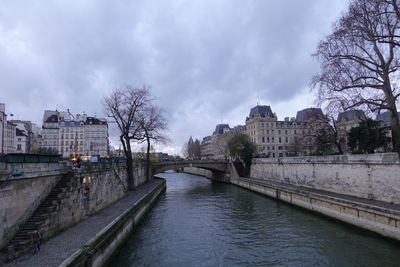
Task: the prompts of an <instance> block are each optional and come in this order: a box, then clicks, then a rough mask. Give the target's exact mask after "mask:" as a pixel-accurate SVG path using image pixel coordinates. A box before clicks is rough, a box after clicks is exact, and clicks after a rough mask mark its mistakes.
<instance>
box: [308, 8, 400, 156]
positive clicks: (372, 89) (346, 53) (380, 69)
mask: <svg viewBox="0 0 400 267" xmlns="http://www.w3.org/2000/svg"><path fill="white" fill-rule="evenodd" d="M393 3H394V4H395V5H394V4H393ZM396 8H397V1H394V0H393V1H392V0H387V1H382V0H353V1H352V2H351V3H350V5H349V9H348V11H347V12H346V13H345V14H344V15H343V16H342V17H341V18H340V19H339V21H338V22H337V23H336V24H335V25H334V27H333V32H332V33H331V34H330V35H328V36H327V37H326V38H325V39H324V40H322V41H321V42H320V43H319V45H318V48H317V51H316V53H315V54H314V56H316V57H317V58H318V59H319V61H320V64H321V72H320V74H318V75H316V76H314V77H313V79H312V82H311V85H312V87H313V88H314V89H317V90H318V98H319V99H318V100H319V103H320V104H321V105H324V104H327V105H328V106H329V105H336V106H339V107H341V108H343V109H344V110H348V109H352V108H355V107H361V108H363V107H367V108H368V109H370V110H371V111H372V112H375V111H380V110H388V111H390V114H391V130H392V144H393V149H394V150H398V149H399V145H400V124H399V117H398V114H397V106H396V102H397V101H398V98H399V96H400V89H399V86H398V83H397V79H398V77H397V76H398V69H399V67H400V57H399V50H398V44H399V43H398V36H399V22H400V20H399V18H400V16H399V15H398V14H399V13H398V9H396ZM396 10H397V11H396Z"/></svg>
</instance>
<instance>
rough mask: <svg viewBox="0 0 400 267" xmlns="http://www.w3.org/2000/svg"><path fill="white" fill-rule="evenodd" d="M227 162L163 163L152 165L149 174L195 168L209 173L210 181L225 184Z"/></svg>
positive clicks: (227, 177)
mask: <svg viewBox="0 0 400 267" xmlns="http://www.w3.org/2000/svg"><path fill="white" fill-rule="evenodd" d="M228 164H229V163H228V162H227V161H178V162H163V163H158V164H152V166H151V174H152V175H155V174H157V173H162V172H165V171H168V170H173V169H180V168H184V167H196V168H201V169H206V170H209V171H211V173H212V177H211V179H213V180H216V181H220V182H227V181H229V170H228Z"/></svg>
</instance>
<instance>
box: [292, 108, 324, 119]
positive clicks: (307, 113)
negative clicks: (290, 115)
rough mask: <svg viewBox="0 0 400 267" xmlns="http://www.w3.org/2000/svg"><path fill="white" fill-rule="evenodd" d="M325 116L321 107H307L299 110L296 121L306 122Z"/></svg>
mask: <svg viewBox="0 0 400 267" xmlns="http://www.w3.org/2000/svg"><path fill="white" fill-rule="evenodd" d="M323 116H324V113H322V110H321V109H320V108H306V109H303V110H300V111H297V115H296V121H297V122H305V121H308V120H312V119H317V118H321V117H323Z"/></svg>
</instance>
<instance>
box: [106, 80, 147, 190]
mask: <svg viewBox="0 0 400 267" xmlns="http://www.w3.org/2000/svg"><path fill="white" fill-rule="evenodd" d="M149 101H150V93H149V90H148V88H147V87H143V88H134V87H132V86H131V85H126V86H125V88H123V89H120V88H117V89H115V90H113V91H112V93H111V94H110V95H109V96H108V97H106V98H105V99H104V104H103V105H104V108H105V111H106V114H107V116H108V117H111V118H113V119H114V121H115V122H116V124H117V126H118V129H119V133H120V141H121V143H122V147H123V149H124V154H125V157H126V162H127V175H128V188H129V189H130V190H132V189H134V177H133V158H132V147H131V142H135V141H141V140H143V137H144V134H143V120H142V119H141V116H140V115H141V114H142V113H143V112H144V110H145V109H146V107H147V105H148V103H149Z"/></svg>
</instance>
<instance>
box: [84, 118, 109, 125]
mask: <svg viewBox="0 0 400 267" xmlns="http://www.w3.org/2000/svg"><path fill="white" fill-rule="evenodd" d="M86 124H97V125H106V124H107V122H106V121H104V120H100V119H98V118H95V117H87V118H86Z"/></svg>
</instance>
